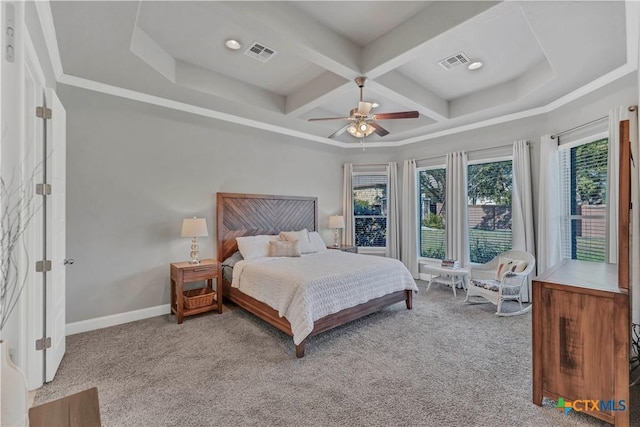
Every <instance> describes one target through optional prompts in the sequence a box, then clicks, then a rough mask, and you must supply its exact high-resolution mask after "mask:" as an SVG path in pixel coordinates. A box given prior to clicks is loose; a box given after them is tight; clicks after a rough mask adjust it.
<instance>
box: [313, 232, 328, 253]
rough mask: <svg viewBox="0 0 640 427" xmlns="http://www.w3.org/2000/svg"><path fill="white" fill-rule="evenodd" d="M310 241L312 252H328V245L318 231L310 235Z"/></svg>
mask: <svg viewBox="0 0 640 427" xmlns="http://www.w3.org/2000/svg"><path fill="white" fill-rule="evenodd" d="M309 240H310V241H311V252H314V253H315V252H323V251H328V250H329V249H327V244H326V243H325V242H324V240H323V239H322V237H320V234H319V233H318V232H317V231H311V232H310V233H309Z"/></svg>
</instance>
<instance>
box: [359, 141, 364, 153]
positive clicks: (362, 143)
mask: <svg viewBox="0 0 640 427" xmlns="http://www.w3.org/2000/svg"><path fill="white" fill-rule="evenodd" d="M360 145H361V146H362V151H364V138H360Z"/></svg>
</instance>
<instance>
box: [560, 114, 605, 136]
mask: <svg viewBox="0 0 640 427" xmlns="http://www.w3.org/2000/svg"><path fill="white" fill-rule="evenodd" d="M608 118H609V116H608V115H607V116H604V117H600V118H599V119H595V120H591V121H590V122H587V123H583V124H581V125H578V126H576V127H574V128H571V129H567V130H563V131H562V132H558V133H556V134H554V135H551V139H556V138H557V137H559V136H560V135H564V134H566V133H569V132H573V131H574V130H578V129H582V128H583V127H587V126H589V125H592V124H594V123H598V122H601V121H603V120H607V119H608Z"/></svg>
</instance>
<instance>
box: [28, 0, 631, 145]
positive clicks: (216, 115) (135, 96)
mask: <svg viewBox="0 0 640 427" xmlns="http://www.w3.org/2000/svg"><path fill="white" fill-rule="evenodd" d="M49 2H50V0H43V1H36V2H35V3H36V8H37V11H38V16H39V18H40V24H41V26H42V31H43V34H44V38H45V41H46V44H47V49H48V52H49V57H50V60H51V65H52V67H53V69H54V72H55V74H56V80H57V81H58V82H59V83H62V84H66V85H69V86H75V87H78V88H82V89H86V90H91V91H95V92H100V93H104V94H108V95H113V96H117V97H121V98H125V99H131V100H134V101H139V102H143V103H147V104H150V105H157V106H161V107H165V108H170V109H174V110H178V111H183V112H186V113H191V114H196V115H199V116H204V117H209V118H213V119H218V120H223V121H227V122H230V123H236V124H239V125H242V126H249V127H253V128H257V129H262V130H265V131H269V132H275V133H279V134H282V135H287V136H291V137H294V138H300V139H304V140H308V141H312V142H318V143H321V144H327V145H331V146H334V147H340V148H348V149H361V146H360V144H354V143H346V142H341V141H335V140H333V139H329V138H326V137H321V136H317V135H313V134H309V133H306V132H300V131H295V130H292V129H288V128H285V127H283V126H277V125H273V124H270V123H265V122H261V121H259V120H253V119H247V118H245V117H240V116H236V115H233V114H227V113H223V112H220V111H216V110H212V109H208V108H203V107H198V106H196V105H192V104H188V103H184V102H178V101H174V100H171V99H167V98H162V97H159V96H155V95H150V94H147V93H143V92H138V91H134V90H130V89H125V88H122V87H118V86H113V85H108V84H105V83H101V82H97V81H94V80H89V79H85V78H82V77H77V76H72V75H68V74H65V73H64V70H63V67H62V61H61V59H60V51H59V49H58V42H57V37H56V32H55V25H54V22H53V15H52V13H51V6H50V3H49ZM625 6H626V11H627V13H626V32H627V63H626V64H625V65H623V66H621V67H619V68H617V69H615V70H613V71H611V72H609V73H607V74H605V75H603V76H601V77H600V78H598V79H596V80H594V81H592V82H590V83H588V84H586V85H584V86H582V87H580V88H578V89H576V90H574V91H572V92H570V93H568V94H566V95H564V96H561V97H560V98H558V99H556V100H554V101H552V102H550V103H548V104H546V105H544V106H541V107H536V108H532V109H528V110H524V111H519V112H516V113H511V114H506V115H502V116H499V117H494V118H491V119H487V120H480V121H478V122H475V123H470V124H466V125H461V126H455V127H452V128H450V129H446V130H442V131H438V132H431V133H428V132H427V133H425V134H424V135H421V136H417V137H412V138H407V139H402V140H396V141H384V142H367V143H366V147H367V148H385V147H399V146H403V145H408V144H414V143H417V142H422V141H428V140H431V139H435V138H440V137H443V136H447V135H453V134H456V133H461V132H467V131H470V130H474V129H479V128H483V127H487V126H493V125H496V124H501V123H506V122H510V121H514V120H520V119H523V118H527V117H533V116H537V115H540V114H546V113H549V112H552V111H554V110H556V109H557V108H560V107H562V106H564V105H566V104H568V103H570V102H573V101H575V100H577V99H579V98H581V97H583V96H585V95H587V94H589V93H591V92H593V91H595V90H597V89H600V88H602V87H604V86H605V85H607V84H609V83H612V82H614V81H615V80H618V79H620V78H622V77H624V76H626V75H628V74H630V73H633V72H634V71H636V70H637V69H638V43H639V39H640V30H639V28H640V2H639V1H626V5H625Z"/></svg>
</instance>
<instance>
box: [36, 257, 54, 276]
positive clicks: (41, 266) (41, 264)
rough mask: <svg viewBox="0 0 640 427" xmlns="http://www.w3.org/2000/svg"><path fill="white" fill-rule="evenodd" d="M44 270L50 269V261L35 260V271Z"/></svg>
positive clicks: (41, 271) (42, 271) (40, 271)
mask: <svg viewBox="0 0 640 427" xmlns="http://www.w3.org/2000/svg"><path fill="white" fill-rule="evenodd" d="M45 271H51V261H49V260H48V259H46V260H44V261H36V273H44V272H45Z"/></svg>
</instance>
